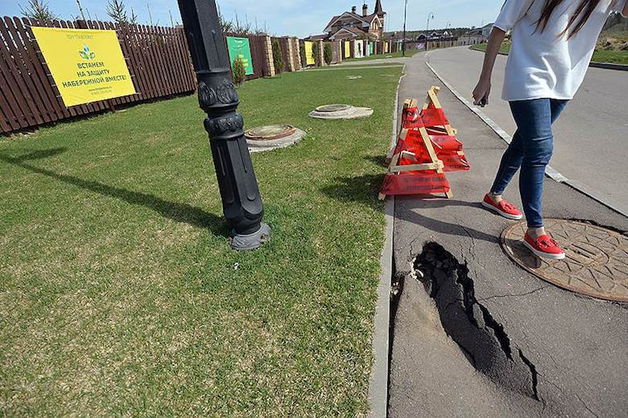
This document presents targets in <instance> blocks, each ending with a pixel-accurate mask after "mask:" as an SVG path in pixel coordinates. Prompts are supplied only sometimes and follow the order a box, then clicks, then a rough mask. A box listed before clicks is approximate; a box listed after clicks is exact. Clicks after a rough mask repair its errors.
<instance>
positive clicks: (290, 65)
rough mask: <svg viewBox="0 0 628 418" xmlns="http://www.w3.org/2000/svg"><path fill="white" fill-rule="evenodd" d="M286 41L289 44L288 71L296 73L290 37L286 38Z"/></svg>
mask: <svg viewBox="0 0 628 418" xmlns="http://www.w3.org/2000/svg"><path fill="white" fill-rule="evenodd" d="M286 41H287V42H286V43H287V44H288V70H290V72H294V71H296V70H295V66H294V55H293V54H292V40H291V39H290V37H286Z"/></svg>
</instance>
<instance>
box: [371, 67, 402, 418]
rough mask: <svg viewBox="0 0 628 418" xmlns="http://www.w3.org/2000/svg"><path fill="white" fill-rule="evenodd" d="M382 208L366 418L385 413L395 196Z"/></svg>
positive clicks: (394, 136)
mask: <svg viewBox="0 0 628 418" xmlns="http://www.w3.org/2000/svg"><path fill="white" fill-rule="evenodd" d="M405 68H406V66H405V65H404V66H403V70H402V73H403V74H402V75H401V77H399V82H398V83H397V91H396V92H395V107H394V109H393V130H392V139H391V144H392V145H391V146H394V144H395V143H396V142H397V110H398V108H399V88H400V87H401V81H402V80H403V78H404V77H405ZM385 205H386V206H385V208H384V213H385V218H386V229H385V231H384V236H385V241H384V249H383V250H382V255H381V258H380V265H381V268H382V272H381V274H380V276H379V285H378V286H377V307H376V309H375V319H374V324H373V325H374V331H373V357H374V361H373V368H372V370H371V377H370V380H369V395H368V400H369V409H370V410H369V413H368V414H367V417H369V418H385V417H386V416H387V415H388V362H389V351H390V346H389V344H390V292H391V286H392V275H393V233H394V226H395V198H394V197H390V198H388V199H386V204H385Z"/></svg>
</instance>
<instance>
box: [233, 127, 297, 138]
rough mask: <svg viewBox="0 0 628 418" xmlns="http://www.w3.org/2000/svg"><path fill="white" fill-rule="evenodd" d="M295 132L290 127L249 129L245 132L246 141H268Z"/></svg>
mask: <svg viewBox="0 0 628 418" xmlns="http://www.w3.org/2000/svg"><path fill="white" fill-rule="evenodd" d="M295 132H296V129H295V128H294V126H292V125H269V126H260V127H259V128H253V129H249V130H248V131H246V132H245V134H244V136H246V139H247V140H253V141H268V140H272V139H280V138H285V137H288V136H290V135H292V134H294V133H295Z"/></svg>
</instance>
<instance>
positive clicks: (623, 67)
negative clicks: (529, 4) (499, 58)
mask: <svg viewBox="0 0 628 418" xmlns="http://www.w3.org/2000/svg"><path fill="white" fill-rule="evenodd" d="M469 49H470V50H471V51H476V52H482V53H484V51H482V50H481V49H475V48H469ZM498 54H499V55H505V56H508V54H507V53H506V52H498ZM589 67H593V68H602V69H605V70H615V71H628V65H626V64H613V63H612V62H595V61H591V62H590V63H589Z"/></svg>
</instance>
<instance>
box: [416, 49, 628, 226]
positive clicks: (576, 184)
mask: <svg viewBox="0 0 628 418" xmlns="http://www.w3.org/2000/svg"><path fill="white" fill-rule="evenodd" d="M425 65H427V67H428V68H429V69H430V71H432V73H434V75H435V76H436V77H437V78H438V79H439V80H440V81H441V82H442V83H443V85H444V86H445V87H447V89H449V91H451V93H452V94H453V95H454V96H456V98H457V99H458V100H460V101H461V102H462V103H463V104H464V105H465V106H466V107H468V108H469V110H471V111H472V112H473V113H475V114H476V115H477V116H478V117H479V118H480V119H482V121H483V122H484V123H486V124H487V125H488V126H489V127H490V128H491V129H492V130H493V131H494V132H495V133H496V134H497V135H498V136H499V137H500V138H501V139H502V140H503V141H504V142H506V143H507V144H510V142H511V141H512V137H511V136H510V135H509V134H508V133H507V132H506V131H504V130H503V129H502V128H501V127H500V126H499V125H498V124H497V123H495V122H494V121H493V120H492V119H491V118H489V117H488V116H487V115H486V113H484V112H483V111H482V110H481V109H480V108H478V107H477V106H475V105H473V103H471V102H470V101H468V100H467V99H465V98H464V96H462V95H461V94H460V93H459V92H458V91H456V89H454V88H453V86H452V85H451V84H449V83H448V82H447V80H445V79H444V78H443V77H442V76H441V75H440V74H439V73H438V72H437V71H436V70H435V69H434V68H433V67H432V66H431V65H430V63H429V62H427V61H426V62H425ZM545 174H546V175H547V176H548V177H549V178H551V179H552V180H554V181H556V182H558V183H564V184H566V185H567V186H569V187H571V188H572V189H574V190H577V191H578V192H580V193H582V194H584V195H585V196H588V197H590V198H591V199H593V200H595V201H596V202H599V203H601V204H602V205H604V206H606V207H608V208H609V209H611V210H613V211H615V212H617V213H619V214H620V215H623V216H625V217H627V218H628V207H626V206H625V205H623V204H621V203H619V202H617V201H615V200H614V199H612V198H610V197H608V196H604V195H602V193H600V192H598V191H597V190H594V189H593V188H592V187H589V186H587V185H585V184H583V183H581V182H580V181H577V180H570V179H568V178H567V177H565V176H563V175H562V174H560V172H558V171H557V170H555V169H554V168H552V167H551V166H549V165H548V166H547V169H546V171H545Z"/></svg>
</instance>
